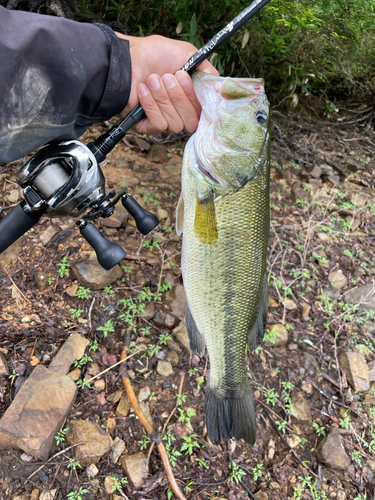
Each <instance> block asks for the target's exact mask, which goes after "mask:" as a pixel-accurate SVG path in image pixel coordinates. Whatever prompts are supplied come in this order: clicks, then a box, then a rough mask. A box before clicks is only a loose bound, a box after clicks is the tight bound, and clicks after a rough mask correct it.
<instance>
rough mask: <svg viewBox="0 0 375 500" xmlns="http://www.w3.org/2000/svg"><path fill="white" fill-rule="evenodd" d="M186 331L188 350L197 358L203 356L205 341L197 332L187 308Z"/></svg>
mask: <svg viewBox="0 0 375 500" xmlns="http://www.w3.org/2000/svg"><path fill="white" fill-rule="evenodd" d="M185 319H186V330H187V333H188V337H189V343H190V349H191V350H192V351H193V353H194V354H196V355H197V356H199V357H202V356H203V354H204V348H205V341H204V338H203V335H202V334H201V333H200V332H199V330H198V328H197V325H196V324H195V321H194V318H193V316H192V314H191V312H190V309H189V306H188V305H187V306H186V310H185Z"/></svg>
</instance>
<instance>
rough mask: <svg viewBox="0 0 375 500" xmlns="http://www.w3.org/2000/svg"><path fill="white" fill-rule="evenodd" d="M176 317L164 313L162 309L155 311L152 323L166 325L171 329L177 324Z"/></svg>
mask: <svg viewBox="0 0 375 500" xmlns="http://www.w3.org/2000/svg"><path fill="white" fill-rule="evenodd" d="M177 321H178V320H177V318H176V317H175V316H172V314H168V313H165V312H163V311H157V312H156V314H155V316H154V323H155V324H156V325H157V326H161V327H164V326H165V327H167V328H168V329H169V330H172V329H173V328H174V327H175V326H176V324H177Z"/></svg>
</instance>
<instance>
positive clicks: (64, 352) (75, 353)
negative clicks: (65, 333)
mask: <svg viewBox="0 0 375 500" xmlns="http://www.w3.org/2000/svg"><path fill="white" fill-rule="evenodd" d="M89 344H90V341H89V340H88V339H86V338H85V337H82V335H80V334H79V333H72V334H71V335H70V336H69V337H68V338H67V340H66V341H65V342H64V343H63V345H62V346H61V347H60V349H59V351H58V353H57V354H56V356H54V358H53V360H52V361H51V363H50V365H49V367H48V368H49V369H50V370H51V371H53V372H57V373H61V374H63V375H66V374H67V373H68V372H69V368H70V365H72V364H73V363H74V362H75V361H77V360H78V359H81V358H82V356H83V355H84V354H85V350H86V347H87V346H88V345H89Z"/></svg>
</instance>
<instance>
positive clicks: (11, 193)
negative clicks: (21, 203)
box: [5, 189, 20, 203]
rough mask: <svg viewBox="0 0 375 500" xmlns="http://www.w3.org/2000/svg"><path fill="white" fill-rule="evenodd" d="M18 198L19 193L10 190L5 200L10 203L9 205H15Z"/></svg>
mask: <svg viewBox="0 0 375 500" xmlns="http://www.w3.org/2000/svg"><path fill="white" fill-rule="evenodd" d="M19 197H20V192H19V190H18V189H11V190H10V191H9V192H8V194H7V195H6V196H5V198H6V199H7V200H8V201H9V202H10V203H17V201H18V199H19Z"/></svg>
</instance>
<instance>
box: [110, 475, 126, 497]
mask: <svg viewBox="0 0 375 500" xmlns="http://www.w3.org/2000/svg"><path fill="white" fill-rule="evenodd" d="M110 477H111V479H112V481H113V484H112V490H111V492H112V493H114V492H115V491H119V490H121V488H122V487H123V485H124V484H126V483H127V482H128V481H127V480H126V479H125V478H124V477H122V478H121V479H119V478H117V477H112V476H110Z"/></svg>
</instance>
